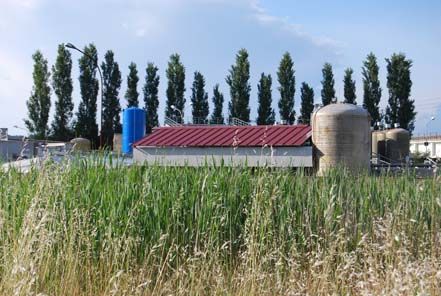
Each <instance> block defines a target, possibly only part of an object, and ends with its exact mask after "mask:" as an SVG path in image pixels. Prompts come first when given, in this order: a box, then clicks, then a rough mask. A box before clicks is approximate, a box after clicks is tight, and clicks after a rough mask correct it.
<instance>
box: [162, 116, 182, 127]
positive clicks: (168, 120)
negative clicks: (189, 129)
mask: <svg viewBox="0 0 441 296" xmlns="http://www.w3.org/2000/svg"><path fill="white" fill-rule="evenodd" d="M175 119H177V118H176V117H175V118H174V119H172V118H170V117H167V116H165V117H164V125H165V126H181V125H182V124H181V123H179V122H180V118H179V119H178V120H179V121H177V120H175Z"/></svg>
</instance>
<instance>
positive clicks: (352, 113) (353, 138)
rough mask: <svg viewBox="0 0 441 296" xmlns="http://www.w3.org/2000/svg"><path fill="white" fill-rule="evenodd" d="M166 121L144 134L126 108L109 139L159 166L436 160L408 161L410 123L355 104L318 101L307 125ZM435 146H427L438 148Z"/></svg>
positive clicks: (323, 168) (366, 165)
mask: <svg viewBox="0 0 441 296" xmlns="http://www.w3.org/2000/svg"><path fill="white" fill-rule="evenodd" d="M166 122H167V125H166V126H162V127H157V128H154V129H153V131H152V132H151V133H150V134H147V135H146V134H145V131H146V116H145V111H144V110H143V109H140V108H128V109H125V110H124V111H123V133H122V135H117V136H116V141H115V139H114V143H115V144H114V146H115V147H114V149H116V150H117V151H121V154H122V155H123V156H124V163H126V164H127V163H128V162H127V160H129V163H135V164H141V165H142V164H148V165H162V166H193V167H197V166H205V165H214V166H217V165H225V166H248V167H272V168H299V167H302V168H310V169H312V171H314V172H316V173H317V175H319V176H321V175H324V174H325V173H326V172H327V171H329V170H330V169H332V168H335V167H340V166H343V167H345V168H347V169H349V170H350V171H353V172H360V171H371V170H374V171H375V172H379V171H382V170H390V169H393V170H395V171H400V170H403V169H406V170H407V169H409V168H411V167H412V168H414V169H421V168H422V169H429V170H431V171H432V170H433V168H435V167H436V162H434V161H431V162H429V163H424V164H422V166H421V167H418V166H415V164H413V163H412V159H411V158H410V133H409V132H408V131H407V130H404V129H402V128H399V127H398V126H395V127H394V128H388V127H387V126H386V127H385V128H384V129H378V130H375V131H374V130H372V129H371V117H370V115H369V113H368V112H367V111H366V110H365V109H364V108H362V107H360V106H356V105H353V104H344V103H336V104H330V105H327V106H324V107H320V106H317V107H316V108H315V110H314V112H313V113H312V114H311V126H309V125H282V124H276V125H257V126H252V125H248V124H246V123H244V122H243V121H240V120H232V121H231V123H232V124H230V125H215V124H205V125H200V124H178V123H176V122H173V121H172V120H170V119H168V120H166ZM51 145H52V146H54V147H52V146H51ZM57 145H58V146H60V144H47V145H45V146H44V147H45V149H46V150H47V149H49V148H53V149H59V148H60V147H58V146H57ZM418 145H419V144H418ZM435 145H436V144H435ZM55 146H56V147H55ZM432 146H433V145H432ZM65 147H67V146H65ZM69 147H71V148H72V149H71V150H76V151H82V152H86V153H87V151H89V150H90V142H89V141H88V140H86V139H74V140H72V141H71V143H69ZM436 147H437V146H435V148H433V147H432V150H431V151H437V148H436ZM121 154H119V152H118V155H121Z"/></svg>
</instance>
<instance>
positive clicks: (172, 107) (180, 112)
mask: <svg viewBox="0 0 441 296" xmlns="http://www.w3.org/2000/svg"><path fill="white" fill-rule="evenodd" d="M170 108H171V109H172V110H173V111H178V112H179V115H180V116H181V121H182V123H184V116H183V115H182V111H181V110H179V109H178V108H176V106H175V105H171V106H170Z"/></svg>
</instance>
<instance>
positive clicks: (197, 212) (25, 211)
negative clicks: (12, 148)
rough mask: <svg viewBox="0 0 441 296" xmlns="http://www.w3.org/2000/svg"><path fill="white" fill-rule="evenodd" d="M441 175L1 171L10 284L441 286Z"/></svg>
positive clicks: (422, 289) (134, 291) (426, 290)
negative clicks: (430, 177)
mask: <svg viewBox="0 0 441 296" xmlns="http://www.w3.org/2000/svg"><path fill="white" fill-rule="evenodd" d="M440 223H441V182H440V179H439V178H433V179H424V180H420V179H417V178H415V176H413V175H412V174H408V175H403V176H399V177H396V176H395V177H394V176H387V175H386V176H381V177H375V176H370V175H368V174H362V175H358V176H354V175H352V174H349V173H348V172H346V171H345V170H344V169H338V170H335V171H333V172H330V173H329V175H327V176H326V177H321V178H319V177H313V176H310V175H308V174H306V173H304V172H303V171H302V170H299V171H295V172H293V171H291V170H269V169H265V168H263V169H249V168H229V167H202V168H190V167H180V168H173V167H159V166H150V167H145V166H131V167H126V166H123V165H115V166H113V168H109V167H108V162H106V161H104V159H103V158H102V157H95V158H92V159H88V160H79V159H77V160H73V161H70V162H68V163H66V164H65V165H63V166H58V165H54V164H51V163H47V164H45V165H44V166H43V167H42V168H41V169H39V170H37V169H34V170H32V171H31V172H29V173H27V174H21V173H19V172H17V171H13V170H11V171H9V172H0V293H1V294H2V295H38V294H39V293H40V295H170V294H177V295H188V294H190V295H193V294H201V295H211V294H222V295H225V294H235V295H253V294H254V295H265V294H266V295H276V294H279V295H287V294H290V295H305V294H309V295H329V294H335V295H341V294H352V295H363V294H365V295H372V294H376V295H378V294H399V295H415V294H431V295H436V294H437V293H438V292H439V291H441V284H440V283H441V272H440V270H441V257H440V254H439V252H440V246H441V239H440V234H441V231H440V225H441V224H440Z"/></svg>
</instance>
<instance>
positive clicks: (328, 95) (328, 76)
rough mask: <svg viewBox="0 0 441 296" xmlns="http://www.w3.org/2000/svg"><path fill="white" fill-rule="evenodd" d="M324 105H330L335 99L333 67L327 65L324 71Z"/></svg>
mask: <svg viewBox="0 0 441 296" xmlns="http://www.w3.org/2000/svg"><path fill="white" fill-rule="evenodd" d="M322 74H323V80H322V104H323V106H326V105H329V104H331V103H332V101H333V100H334V99H335V89H334V84H335V81H334V74H333V73H332V65H331V64H329V63H325V65H324V66H323V69H322Z"/></svg>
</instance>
